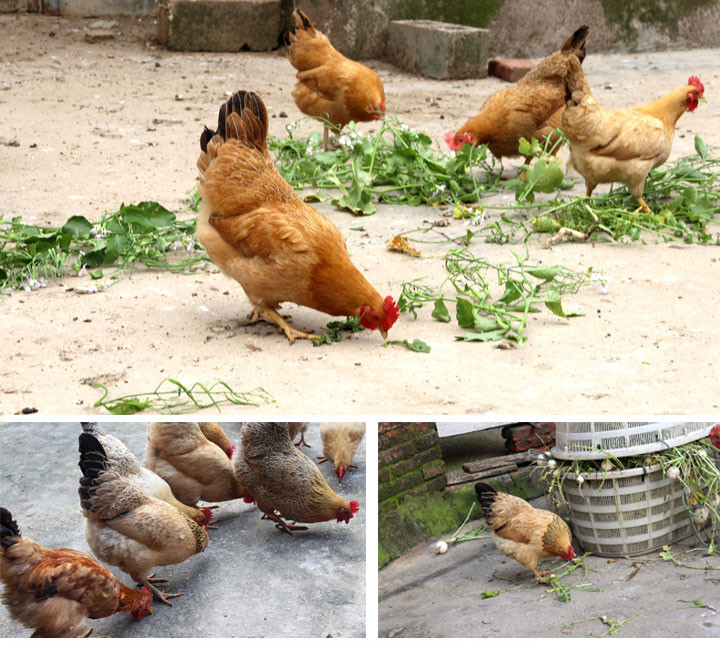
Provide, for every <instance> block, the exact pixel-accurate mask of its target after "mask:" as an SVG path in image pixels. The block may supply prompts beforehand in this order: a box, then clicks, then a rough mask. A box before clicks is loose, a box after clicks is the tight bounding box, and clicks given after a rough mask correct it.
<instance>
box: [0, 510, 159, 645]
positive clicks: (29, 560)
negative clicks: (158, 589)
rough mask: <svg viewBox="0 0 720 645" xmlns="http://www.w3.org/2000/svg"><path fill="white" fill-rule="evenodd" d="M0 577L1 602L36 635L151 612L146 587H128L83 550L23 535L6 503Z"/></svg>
mask: <svg viewBox="0 0 720 645" xmlns="http://www.w3.org/2000/svg"><path fill="white" fill-rule="evenodd" d="M0 581H2V583H3V586H4V591H3V593H2V602H3V604H4V605H5V606H6V607H7V608H8V611H9V612H10V615H11V616H12V617H13V618H14V619H15V620H17V621H19V622H21V623H22V624H23V625H25V626H26V627H30V628H32V629H34V630H35V631H33V633H32V635H33V637H35V638H38V637H39V638H76V637H82V636H89V635H90V633H91V632H92V628H91V627H90V626H89V624H88V619H89V618H105V617H106V616H111V615H112V614H115V613H117V612H121V613H124V614H130V615H131V616H132V617H133V618H142V617H143V616H146V615H147V614H149V613H152V603H153V597H152V594H151V593H150V590H149V589H148V588H147V587H143V588H142V589H129V588H128V587H126V586H125V585H124V584H122V583H121V582H120V581H119V580H118V579H117V578H116V577H115V576H114V575H113V574H112V572H111V571H110V570H109V569H107V568H106V567H104V566H103V565H101V564H100V563H99V562H98V561H97V560H96V559H95V558H93V557H92V556H90V555H88V554H87V553H82V552H80V551H75V550H73V549H47V548H45V547H44V546H40V545H39V544H38V543H37V542H35V541H33V540H31V539H30V538H27V537H22V536H21V535H20V529H19V528H18V525H17V522H15V520H13V517H12V515H11V514H10V511H8V510H7V509H5V508H0Z"/></svg>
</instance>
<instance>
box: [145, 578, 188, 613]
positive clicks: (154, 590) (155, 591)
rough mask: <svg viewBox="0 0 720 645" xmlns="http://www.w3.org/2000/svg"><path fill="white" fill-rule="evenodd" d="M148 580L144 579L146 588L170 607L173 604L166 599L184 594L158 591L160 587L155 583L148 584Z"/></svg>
mask: <svg viewBox="0 0 720 645" xmlns="http://www.w3.org/2000/svg"><path fill="white" fill-rule="evenodd" d="M148 580H149V578H147V579H146V580H145V584H146V585H147V587H148V589H150V591H152V594H153V596H155V598H157V599H158V600H159V601H160V602H162V603H165V604H166V605H170V606H171V607H172V606H173V604H172V603H171V602H170V601H169V600H168V598H177V597H179V596H183V595H185V594H183V593H165V592H164V591H160V589H158V588H157V587H156V586H155V585H152V584H150V583H149V582H148ZM156 582H157V580H156Z"/></svg>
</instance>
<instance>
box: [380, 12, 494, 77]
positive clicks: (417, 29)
mask: <svg viewBox="0 0 720 645" xmlns="http://www.w3.org/2000/svg"><path fill="white" fill-rule="evenodd" d="M487 34H488V30H487V29H478V28H476V27H468V26H466V25H455V24H452V23H448V22H438V21H436V20H393V21H392V22H391V23H390V28H389V29H388V57H389V58H390V60H391V61H392V62H393V63H394V64H395V65H397V66H398V67H399V68H400V69H403V70H405V71H406V72H412V73H414V74H420V75H422V76H428V77H430V78H437V79H440V80H446V79H454V78H483V77H485V76H487V58H488V55H487Z"/></svg>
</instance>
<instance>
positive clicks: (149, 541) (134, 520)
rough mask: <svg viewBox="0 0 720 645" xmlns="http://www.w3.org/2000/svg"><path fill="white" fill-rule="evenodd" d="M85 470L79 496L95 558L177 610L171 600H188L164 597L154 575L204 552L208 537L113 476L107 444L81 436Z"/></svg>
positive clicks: (159, 502) (170, 509) (183, 517)
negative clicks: (152, 572) (159, 568)
mask: <svg viewBox="0 0 720 645" xmlns="http://www.w3.org/2000/svg"><path fill="white" fill-rule="evenodd" d="M79 465H80V469H81V470H82V473H83V477H82V478H81V479H80V488H79V489H78V493H79V494H80V504H81V506H82V508H83V514H84V515H85V517H86V518H87V524H86V526H85V537H86V539H87V541H88V544H89V545H90V548H91V549H92V552H93V553H94V554H95V555H96V556H97V557H98V558H99V559H100V560H102V561H103V562H107V563H108V564H111V565H113V566H116V567H119V568H120V569H122V570H123V571H124V572H125V573H127V574H128V575H130V576H131V577H132V579H133V580H135V582H137V583H140V584H145V585H147V586H148V587H149V589H150V591H152V593H153V595H154V596H155V597H156V598H157V599H158V600H160V601H161V602H164V603H166V604H168V605H172V603H170V602H169V601H168V598H173V597H176V596H181V595H182V594H178V593H176V594H167V593H164V592H162V591H160V590H159V589H158V588H157V587H156V586H155V584H157V583H159V582H165V581H164V580H161V579H157V578H154V577H151V576H150V575H149V573H150V570H151V569H152V568H153V567H156V566H160V565H164V564H177V563H178V562H183V561H184V560H186V559H187V558H189V557H191V556H193V555H195V554H196V553H201V552H202V551H204V550H205V547H206V546H207V543H208V539H209V538H208V534H207V531H205V529H204V528H202V527H201V526H200V525H198V523H197V522H195V521H194V520H192V519H190V517H188V516H187V515H186V514H185V513H183V512H182V511H179V510H177V509H176V508H175V507H174V506H171V505H170V504H168V503H167V502H163V501H162V500H160V499H157V498H155V497H151V496H150V495H148V494H146V493H144V492H143V491H142V490H141V489H140V488H139V487H138V486H136V485H135V484H134V483H133V482H132V480H130V479H128V478H127V477H123V476H122V475H120V474H119V473H118V472H117V471H115V470H113V469H112V467H111V464H110V461H109V460H108V458H107V455H106V454H105V450H104V448H103V446H102V444H101V443H100V442H99V441H98V439H97V437H94V436H93V435H91V434H81V435H80V464H79ZM153 583H155V584H153Z"/></svg>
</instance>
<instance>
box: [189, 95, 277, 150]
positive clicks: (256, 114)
mask: <svg viewBox="0 0 720 645" xmlns="http://www.w3.org/2000/svg"><path fill="white" fill-rule="evenodd" d="M267 131H268V114H267V110H266V109H265V104H264V103H263V101H262V99H261V98H260V97H259V96H258V95H257V94H255V92H246V91H245V90H240V91H238V92H235V94H233V95H232V96H231V97H230V98H229V99H228V101H227V102H226V103H224V104H223V105H221V106H220V112H219V113H218V127H217V131H216V132H213V131H212V130H211V129H210V128H208V127H205V129H204V130H203V133H202V134H201V135H200V148H202V151H203V152H204V153H206V154H208V143H210V142H211V141H212V139H213V138H214V137H215V136H218V137H220V139H222V141H227V140H228V139H239V140H240V141H242V142H244V143H246V144H247V145H248V146H252V147H254V148H257V149H258V150H259V151H260V152H265V151H266V150H267Z"/></svg>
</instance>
